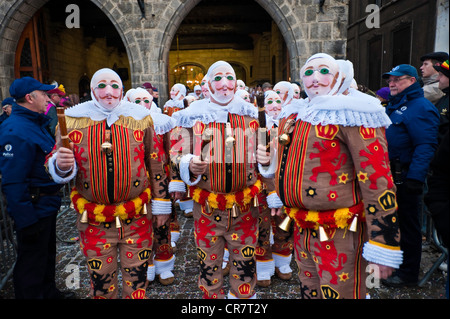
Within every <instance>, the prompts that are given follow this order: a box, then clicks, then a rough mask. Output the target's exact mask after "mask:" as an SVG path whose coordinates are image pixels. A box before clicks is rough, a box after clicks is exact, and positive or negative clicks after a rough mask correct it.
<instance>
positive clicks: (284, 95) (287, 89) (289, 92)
mask: <svg viewBox="0 0 450 319" xmlns="http://www.w3.org/2000/svg"><path fill="white" fill-rule="evenodd" d="M273 90H274V91H275V92H276V93H277V94H278V95H279V96H280V98H281V102H282V106H285V105H288V104H289V103H291V101H292V98H293V97H294V89H293V87H292V85H291V83H290V82H287V81H280V82H278V83H277V84H275V86H274V87H273Z"/></svg>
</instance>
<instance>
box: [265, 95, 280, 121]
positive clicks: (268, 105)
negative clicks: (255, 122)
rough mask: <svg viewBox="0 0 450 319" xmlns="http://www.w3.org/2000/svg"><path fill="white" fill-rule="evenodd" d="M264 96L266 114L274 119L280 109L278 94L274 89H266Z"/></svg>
mask: <svg viewBox="0 0 450 319" xmlns="http://www.w3.org/2000/svg"><path fill="white" fill-rule="evenodd" d="M265 95H266V97H265V98H264V107H265V110H266V113H267V115H269V116H270V117H272V118H273V119H276V118H277V117H278V114H280V112H281V109H282V101H281V98H280V96H279V95H278V94H277V93H276V92H274V91H267V92H266V94H265Z"/></svg>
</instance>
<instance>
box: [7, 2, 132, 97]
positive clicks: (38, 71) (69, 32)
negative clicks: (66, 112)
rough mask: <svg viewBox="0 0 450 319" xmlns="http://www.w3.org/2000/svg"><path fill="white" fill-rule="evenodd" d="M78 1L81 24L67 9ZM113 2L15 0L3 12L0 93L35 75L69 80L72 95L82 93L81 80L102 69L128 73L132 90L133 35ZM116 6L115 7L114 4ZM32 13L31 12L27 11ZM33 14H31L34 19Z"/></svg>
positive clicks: (127, 83) (66, 82) (47, 79)
mask: <svg viewBox="0 0 450 319" xmlns="http://www.w3.org/2000/svg"><path fill="white" fill-rule="evenodd" d="M69 4H71V5H76V6H77V7H78V10H79V12H80V15H79V18H80V22H81V23H80V26H81V27H80V28H69V27H68V26H67V25H66V21H65V20H66V18H67V16H68V13H67V11H66V7H67V6H68V5H69ZM109 4H110V1H109V0H105V1H98V0H92V1H87V0H71V1H60V0H36V1H33V2H32V4H30V2H29V1H26V0H18V1H15V2H14V4H13V5H12V6H11V8H10V9H9V10H8V11H7V12H6V14H5V15H3V16H1V15H0V19H1V26H0V46H1V47H2V48H4V50H3V52H1V54H0V88H1V92H0V96H1V97H2V98H5V97H7V96H9V92H8V89H9V86H10V84H11V82H12V81H13V80H14V78H17V77H21V76H26V75H28V76H33V77H35V78H36V79H38V80H40V81H41V82H44V83H51V82H52V81H56V82H58V83H60V84H63V85H64V86H65V88H66V92H67V93H76V94H79V87H78V84H79V83H78V82H79V79H80V78H81V77H82V76H84V75H85V76H87V77H88V78H89V77H90V76H92V74H93V73H94V72H95V71H96V70H98V69H99V68H102V67H109V68H112V69H115V70H116V71H118V72H119V73H120V74H121V75H125V76H124V78H126V79H125V81H124V84H125V87H126V88H130V87H131V82H132V79H131V77H130V74H132V72H133V67H136V66H139V64H138V63H134V64H132V63H131V62H130V61H131V59H130V58H129V54H128V53H129V45H127V39H128V38H127V37H125V35H124V34H125V32H123V31H122V29H120V27H125V28H127V21H126V20H125V21H123V22H122V23H120V24H119V23H116V20H115V19H116V18H120V15H118V16H116V17H114V15H112V14H111V13H110V12H109V11H108V10H105V9H104V8H103V6H107V5H109ZM110 7H112V6H110ZM24 12H26V14H24ZM30 17H31V18H30Z"/></svg>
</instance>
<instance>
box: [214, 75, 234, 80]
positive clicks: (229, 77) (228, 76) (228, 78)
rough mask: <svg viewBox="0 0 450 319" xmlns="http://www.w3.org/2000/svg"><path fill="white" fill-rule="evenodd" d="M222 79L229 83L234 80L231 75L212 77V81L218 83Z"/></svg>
mask: <svg viewBox="0 0 450 319" xmlns="http://www.w3.org/2000/svg"><path fill="white" fill-rule="evenodd" d="M224 77H226V78H227V80H229V81H233V80H234V76H232V75H227V76H222V75H216V76H215V77H214V81H216V82H219V81H220V80H222V78H224Z"/></svg>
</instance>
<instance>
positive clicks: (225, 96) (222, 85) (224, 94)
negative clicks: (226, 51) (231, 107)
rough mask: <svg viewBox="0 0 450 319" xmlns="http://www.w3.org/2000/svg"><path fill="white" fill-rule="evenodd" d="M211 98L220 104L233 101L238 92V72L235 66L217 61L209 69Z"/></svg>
mask: <svg viewBox="0 0 450 319" xmlns="http://www.w3.org/2000/svg"><path fill="white" fill-rule="evenodd" d="M207 77H208V79H209V80H208V86H209V91H210V92H211V95H210V98H211V100H212V101H213V102H215V103H217V104H220V105H227V104H228V103H230V102H231V100H232V99H233V97H234V93H235V92H236V74H235V73H234V70H233V67H232V66H231V65H230V64H229V63H227V62H224V61H218V62H215V63H214V64H213V65H212V66H211V67H210V68H209V70H208V75H207Z"/></svg>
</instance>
